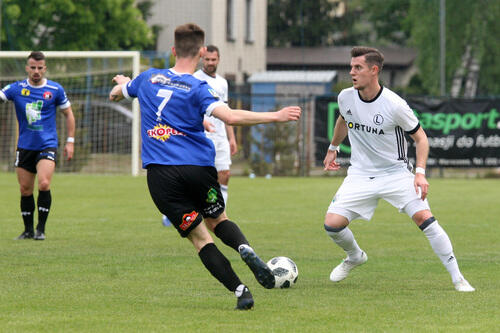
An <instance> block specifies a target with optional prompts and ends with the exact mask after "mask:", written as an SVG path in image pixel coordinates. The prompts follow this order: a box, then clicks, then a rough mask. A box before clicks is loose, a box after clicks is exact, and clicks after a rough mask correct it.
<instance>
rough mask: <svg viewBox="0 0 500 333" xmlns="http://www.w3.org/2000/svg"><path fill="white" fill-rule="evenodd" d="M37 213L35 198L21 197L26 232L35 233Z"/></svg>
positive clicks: (31, 196)
mask: <svg viewBox="0 0 500 333" xmlns="http://www.w3.org/2000/svg"><path fill="white" fill-rule="evenodd" d="M34 212H35V198H33V194H32V195H30V196H27V197H23V196H21V215H22V217H23V222H24V231H25V232H30V233H33V213H34Z"/></svg>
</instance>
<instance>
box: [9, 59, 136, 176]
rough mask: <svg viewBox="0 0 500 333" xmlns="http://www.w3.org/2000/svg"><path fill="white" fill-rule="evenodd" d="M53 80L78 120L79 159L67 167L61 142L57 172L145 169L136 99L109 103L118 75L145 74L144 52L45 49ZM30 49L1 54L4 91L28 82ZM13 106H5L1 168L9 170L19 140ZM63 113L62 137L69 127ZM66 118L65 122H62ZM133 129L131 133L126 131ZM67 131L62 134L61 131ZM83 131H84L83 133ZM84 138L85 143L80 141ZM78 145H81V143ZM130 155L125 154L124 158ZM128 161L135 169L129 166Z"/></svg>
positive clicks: (60, 123)
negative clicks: (142, 66) (60, 87)
mask: <svg viewBox="0 0 500 333" xmlns="http://www.w3.org/2000/svg"><path fill="white" fill-rule="evenodd" d="M43 53H44V54H45V56H46V63H47V74H46V77H47V78H48V79H50V80H53V81H56V82H59V83H60V84H61V85H62V86H63V87H64V89H65V91H66V93H67V95H68V98H69V100H70V101H71V103H72V107H73V112H74V113H75V118H76V120H77V134H76V137H77V142H76V143H75V158H74V161H72V162H71V163H67V162H66V163H65V162H64V161H63V157H62V145H61V143H60V147H59V148H60V149H59V152H60V153H59V155H60V157H59V159H58V168H62V170H63V171H72V172H90V173H105V174H108V173H124V172H125V173H129V172H130V173H131V174H132V175H134V176H136V175H138V174H139V170H140V131H139V126H140V117H139V104H138V101H137V99H135V100H134V101H133V102H132V103H130V102H123V103H112V102H110V101H108V100H107V94H108V93H109V91H110V89H111V87H112V85H113V84H112V82H111V78H112V77H113V76H114V75H115V74H124V75H127V76H130V77H131V78H134V77H136V76H137V75H139V73H140V52H139V51H43ZM29 54H30V52H29V51H2V52H0V85H1V87H0V88H3V87H4V86H6V85H7V84H9V83H12V82H15V81H18V80H23V79H25V78H26V76H27V75H26V72H25V64H26V59H27V57H28V55H29ZM13 110H14V106H13V103H3V104H2V103H0V168H1V169H0V170H2V169H3V170H9V169H11V168H12V166H11V165H12V163H13V156H14V155H13V149H14V150H15V147H13V146H15V144H16V141H17V122H16V119H15V112H14V111H13ZM58 113H59V112H58ZM60 117H62V116H61V115H58V118H57V122H58V133H59V137H60V140H59V141H62V143H64V138H63V139H62V136H63V135H64V134H65V133H64V132H65V130H66V128H65V125H64V121H63V120H62V118H60ZM61 120H62V121H61ZM126 131H130V133H125V132H126ZM61 132H62V133H61ZM79 132H80V133H79ZM78 140H80V142H79V141H78ZM77 143H78V144H79V145H77ZM125 155H126V156H125ZM125 163H127V164H128V163H130V164H128V165H129V166H130V171H129V167H128V165H127V166H124V164H125Z"/></svg>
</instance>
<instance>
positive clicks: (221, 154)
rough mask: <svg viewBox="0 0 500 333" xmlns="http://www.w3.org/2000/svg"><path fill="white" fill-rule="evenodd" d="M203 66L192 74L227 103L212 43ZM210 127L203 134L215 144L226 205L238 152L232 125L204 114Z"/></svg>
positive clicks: (217, 51) (225, 87)
mask: <svg viewBox="0 0 500 333" xmlns="http://www.w3.org/2000/svg"><path fill="white" fill-rule="evenodd" d="M202 61H203V67H202V69H200V70H198V71H196V72H195V73H194V74H193V75H194V77H196V78H197V79H199V80H202V81H206V82H207V83H208V85H209V86H210V87H212V89H213V90H215V92H216V93H217V95H218V96H219V98H220V99H221V100H222V101H223V102H224V103H226V104H227V101H228V85H227V81H226V79H224V78H223V77H222V76H220V75H219V74H217V65H218V64H219V61H220V53H219V49H218V48H217V47H216V46H214V45H208V46H207V52H206V53H205V55H204V56H203V58H202ZM207 122H208V126H210V127H211V130H210V131H206V132H205V134H206V135H207V137H208V138H209V139H211V140H212V142H213V143H214V146H215V168H216V169H217V174H218V181H219V184H220V186H221V192H222V196H223V197H224V202H225V203H226V205H227V196H228V193H227V188H228V184H229V177H230V165H231V155H234V154H236V153H237V152H238V145H237V144H236V139H235V136H234V130H233V127H232V126H229V125H226V124H225V123H224V122H223V121H221V120H219V119H218V118H215V117H214V116H205V123H207Z"/></svg>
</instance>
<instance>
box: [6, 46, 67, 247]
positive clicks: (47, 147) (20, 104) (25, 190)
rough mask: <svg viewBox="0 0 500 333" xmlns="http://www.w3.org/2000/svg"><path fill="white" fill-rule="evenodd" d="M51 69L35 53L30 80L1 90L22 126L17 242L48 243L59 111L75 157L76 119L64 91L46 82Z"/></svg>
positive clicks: (31, 57)
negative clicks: (20, 225)
mask: <svg viewBox="0 0 500 333" xmlns="http://www.w3.org/2000/svg"><path fill="white" fill-rule="evenodd" d="M46 70H47V67H46V65H45V55H44V54H43V53H42V52H38V51H34V52H31V54H30V55H29V56H28V60H27V64H26V72H27V73H28V78H27V79H25V80H22V81H18V82H14V83H11V84H9V85H7V86H6V87H4V88H3V89H2V90H0V102H6V101H13V102H14V106H15V109H16V116H17V121H18V124H19V139H18V142H17V151H16V162H15V166H16V173H17V178H18V181H19V186H20V190H21V215H22V217H23V222H24V228H25V230H24V232H23V233H22V234H21V235H20V236H19V237H17V239H32V238H33V239H35V240H44V239H45V224H46V222H47V217H48V215H49V211H50V206H51V204H52V197H51V194H50V183H51V180H52V175H53V174H54V171H55V165H56V164H55V163H56V156H57V147H58V139H57V130H56V110H57V108H58V107H59V108H60V109H61V111H62V112H63V113H64V115H65V117H66V128H67V133H68V138H67V142H66V145H65V147H64V154H65V155H66V157H67V159H68V160H69V159H71V158H72V157H73V151H74V142H75V139H74V136H75V118H74V116H73V111H72V110H71V103H70V102H69V100H68V98H67V96H66V93H65V92H64V89H63V87H62V86H61V85H60V84H59V83H57V82H54V81H50V80H47V79H46V78H44V75H45V72H46ZM37 175H38V191H39V192H38V199H37V206H38V225H37V227H36V232H35V231H34V230H33V229H34V227H33V214H34V211H35V199H34V197H33V190H34V187H35V178H36V176H37Z"/></svg>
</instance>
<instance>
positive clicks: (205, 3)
mask: <svg viewBox="0 0 500 333" xmlns="http://www.w3.org/2000/svg"><path fill="white" fill-rule="evenodd" d="M231 1H232V4H233V11H232V12H233V15H232V16H231V18H232V20H233V22H234V23H233V28H234V38H233V39H231V40H228V38H227V33H226V26H227V22H226V11H227V5H228V3H229V2H231ZM247 2H248V3H249V4H251V13H252V15H251V18H252V19H251V25H252V34H251V35H252V37H253V38H252V41H246V40H245V39H246V38H245V35H246V21H247V20H246V18H247ZM152 12H153V16H152V17H151V18H150V19H149V20H148V24H150V25H153V24H157V25H160V26H161V27H163V29H162V31H161V32H160V36H159V40H158V49H157V51H160V52H165V51H170V49H171V48H172V46H173V43H174V30H175V27H177V26H178V25H180V24H184V23H188V22H192V23H196V24H198V25H199V26H200V27H201V28H202V29H203V30H205V33H206V38H205V39H206V43H207V44H214V45H216V46H217V47H219V50H220V53H221V62H220V64H219V69H218V73H219V74H221V75H222V76H224V77H226V78H227V79H229V80H230V81H234V82H235V83H237V84H241V83H243V82H244V79H245V76H246V75H250V74H252V73H254V72H258V71H263V70H265V69H266V38H267V35H266V28H267V0H183V1H177V0H155V5H154V8H153V10H152Z"/></svg>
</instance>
